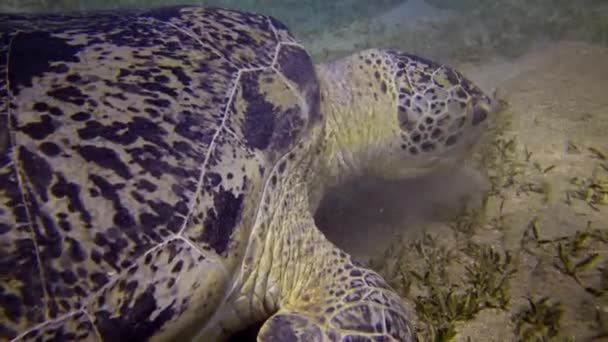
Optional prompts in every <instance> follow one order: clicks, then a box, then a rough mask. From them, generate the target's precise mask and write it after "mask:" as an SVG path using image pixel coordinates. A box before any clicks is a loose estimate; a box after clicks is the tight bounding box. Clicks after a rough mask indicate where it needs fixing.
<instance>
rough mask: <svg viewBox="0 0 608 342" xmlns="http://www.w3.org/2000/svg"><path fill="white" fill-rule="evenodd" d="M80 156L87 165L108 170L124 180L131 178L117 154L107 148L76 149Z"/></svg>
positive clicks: (90, 146)
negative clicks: (95, 165) (92, 164)
mask: <svg viewBox="0 0 608 342" xmlns="http://www.w3.org/2000/svg"><path fill="white" fill-rule="evenodd" d="M78 153H80V156H81V157H82V158H83V159H84V160H86V161H87V162H89V163H95V164H97V165H99V166H101V167H102V168H105V169H110V170H112V171H114V172H115V173H116V174H117V175H119V176H120V177H122V178H124V179H128V178H131V177H132V176H131V171H129V167H128V166H127V165H126V164H125V163H124V162H123V161H122V160H120V157H119V156H118V154H117V153H116V152H115V151H114V150H111V149H109V148H107V147H97V146H93V145H84V146H80V147H79V148H78Z"/></svg>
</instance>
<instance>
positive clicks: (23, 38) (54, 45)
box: [8, 32, 82, 95]
mask: <svg viewBox="0 0 608 342" xmlns="http://www.w3.org/2000/svg"><path fill="white" fill-rule="evenodd" d="M81 48H82V45H71V44H68V42H67V40H64V39H61V38H57V37H55V36H53V35H51V34H50V33H48V32H20V33H18V34H17V35H16V36H15V38H14V39H13V41H12V44H11V50H10V51H9V61H10V63H8V79H9V84H10V89H11V91H12V92H13V94H15V95H17V94H18V93H19V88H22V87H32V86H33V83H32V82H33V79H34V77H36V76H41V75H42V74H44V73H46V72H52V71H54V72H59V73H61V72H62V71H64V70H63V69H65V65H63V67H62V66H61V65H56V66H51V64H52V63H53V62H64V63H65V62H78V58H77V57H76V54H77V53H78V52H79V51H80V49H81Z"/></svg>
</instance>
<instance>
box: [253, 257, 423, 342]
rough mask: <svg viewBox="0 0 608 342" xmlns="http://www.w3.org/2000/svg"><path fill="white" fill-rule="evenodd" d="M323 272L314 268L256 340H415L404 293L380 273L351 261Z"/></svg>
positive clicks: (263, 341)
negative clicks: (400, 294) (392, 285)
mask: <svg viewBox="0 0 608 342" xmlns="http://www.w3.org/2000/svg"><path fill="white" fill-rule="evenodd" d="M339 254H340V256H341V257H347V256H346V255H345V254H344V253H343V252H339ZM341 259H342V258H341ZM347 259H349V258H348V257H347ZM334 265H335V264H334ZM325 275H326V277H323V276H322V275H321V274H316V275H315V274H310V275H309V276H308V277H307V281H306V283H307V284H306V286H305V287H304V288H303V289H302V290H301V291H297V292H299V293H298V295H297V296H295V298H293V297H292V300H290V301H288V302H287V303H285V304H284V305H282V307H281V309H280V310H279V311H278V312H277V313H275V314H274V315H273V316H272V317H270V318H269V319H268V320H267V321H266V322H265V323H264V325H263V326H262V328H261V330H260V332H259V334H258V341H259V342H270V341H307V342H308V341H370V342H372V341H399V342H407V341H415V337H414V334H413V331H412V329H411V327H410V324H409V322H408V319H407V317H406V313H405V309H404V307H403V304H402V302H401V298H400V297H399V296H398V295H397V294H396V293H395V292H394V291H393V290H392V289H391V288H390V287H389V286H388V285H387V284H386V282H385V281H384V280H383V279H382V278H381V277H380V276H379V275H378V274H376V273H375V272H373V271H371V270H369V269H366V268H364V267H362V266H360V265H358V264H356V263H355V262H351V261H348V262H345V263H344V264H343V265H342V267H338V265H335V269H333V270H331V274H330V275H328V274H327V273H326V272H325ZM327 276H328V277H327ZM328 280H329V281H328Z"/></svg>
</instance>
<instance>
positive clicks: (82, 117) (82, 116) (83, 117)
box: [70, 112, 91, 121]
mask: <svg viewBox="0 0 608 342" xmlns="http://www.w3.org/2000/svg"><path fill="white" fill-rule="evenodd" d="M70 118H71V119H72V120H74V121H87V120H89V119H90V118H91V114H89V113H85V112H78V113H75V114H73V115H72V116H70Z"/></svg>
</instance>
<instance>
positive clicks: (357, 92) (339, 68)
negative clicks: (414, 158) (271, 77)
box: [311, 55, 397, 210]
mask: <svg viewBox="0 0 608 342" xmlns="http://www.w3.org/2000/svg"><path fill="white" fill-rule="evenodd" d="M356 58H357V55H352V56H349V57H346V58H343V59H340V60H337V61H334V62H331V63H327V64H322V65H317V66H316V72H317V78H318V80H319V84H320V88H321V113H323V117H324V120H325V137H324V141H323V143H322V154H321V155H320V156H319V157H320V164H321V165H320V168H319V169H320V173H321V174H320V176H321V179H320V180H319V181H318V182H316V184H318V185H315V187H313V189H312V191H311V197H312V198H311V206H312V208H313V210H314V209H316V207H317V205H318V201H319V200H320V197H321V196H322V194H323V193H324V192H325V190H326V189H328V188H330V187H332V186H335V185H337V184H338V183H341V182H343V181H345V180H347V179H348V178H351V177H354V176H359V175H362V174H370V173H371V174H373V173H375V172H373V171H374V170H370V168H380V167H381V165H379V163H382V161H381V160H378V157H379V156H380V155H383V153H381V152H382V149H385V148H386V142H385V141H383V137H388V136H392V135H391V134H394V133H393V132H394V130H395V128H396V127H397V125H396V123H393V122H391V121H390V120H383V119H380V118H379V117H380V116H385V115H390V112H389V113H387V111H395V110H396V109H395V108H396V106H395V105H394V103H395V99H394V97H392V96H391V95H390V94H393V92H392V91H391V88H392V85H390V84H389V82H386V83H385V84H386V86H387V88H385V90H386V89H388V90H386V91H385V92H383V91H382V90H381V88H380V87H378V85H379V84H380V80H378V79H370V76H371V77H372V78H373V77H374V75H373V74H372V75H370V74H369V73H367V74H366V72H365V71H362V69H360V68H359V67H358V66H357V65H359V63H356V62H357V61H356ZM372 83H373V85H372Z"/></svg>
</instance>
